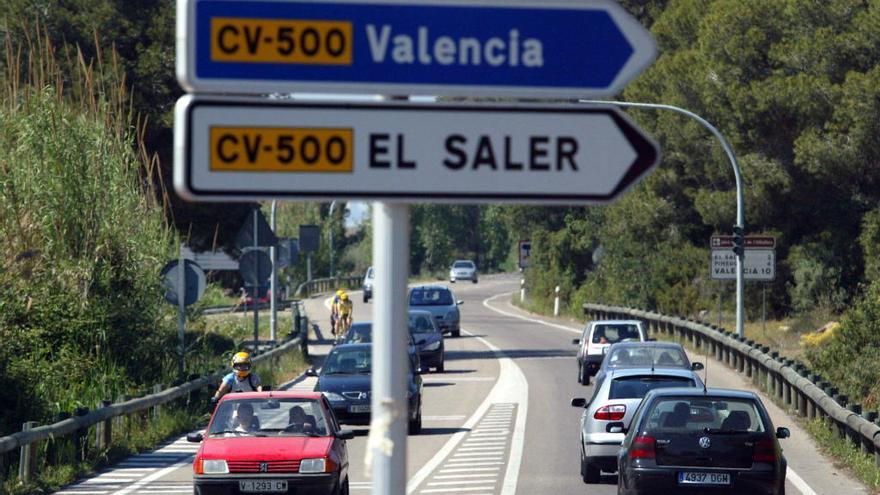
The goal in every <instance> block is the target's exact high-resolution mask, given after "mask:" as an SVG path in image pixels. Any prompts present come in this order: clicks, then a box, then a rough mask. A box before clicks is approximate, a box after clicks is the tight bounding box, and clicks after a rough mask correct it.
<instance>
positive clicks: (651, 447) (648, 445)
mask: <svg viewBox="0 0 880 495" xmlns="http://www.w3.org/2000/svg"><path fill="white" fill-rule="evenodd" d="M656 444H657V442H656V440H654V437H649V436H648V435H639V436H637V437H635V438H634V439H633V443H632V447H630V449H629V458H630V459H654V458H655V457H656V456H657V453H656V450H655V446H656Z"/></svg>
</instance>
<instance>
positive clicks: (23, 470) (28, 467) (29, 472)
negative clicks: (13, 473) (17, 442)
mask: <svg viewBox="0 0 880 495" xmlns="http://www.w3.org/2000/svg"><path fill="white" fill-rule="evenodd" d="M36 427H37V422H36V421H27V422H25V423H24V424H23V425H21V431H28V430H32V429H34V428H36ZM20 452H21V454H20V455H21V457H20V459H19V461H18V480H19V481H20V482H22V483H29V482H30V481H31V479H32V478H33V477H34V471H35V470H36V467H37V459H36V457H37V444H36V442H34V443H29V444H26V445H22V446H21V451H20Z"/></svg>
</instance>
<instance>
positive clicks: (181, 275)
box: [177, 243, 186, 377]
mask: <svg viewBox="0 0 880 495" xmlns="http://www.w3.org/2000/svg"><path fill="white" fill-rule="evenodd" d="M185 326H186V260H185V259H184V258H183V243H180V247H179V248H178V253H177V354H178V361H177V376H179V377H183V374H184V373H185V372H186V369H185V365H184V360H185V359H186V333H185V329H184V327H185Z"/></svg>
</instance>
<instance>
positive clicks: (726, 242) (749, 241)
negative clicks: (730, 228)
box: [709, 235, 776, 249]
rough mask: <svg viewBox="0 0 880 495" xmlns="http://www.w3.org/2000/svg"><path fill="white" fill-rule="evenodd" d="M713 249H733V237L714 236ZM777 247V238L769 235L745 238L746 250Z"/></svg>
mask: <svg viewBox="0 0 880 495" xmlns="http://www.w3.org/2000/svg"><path fill="white" fill-rule="evenodd" d="M709 245H710V246H711V247H712V249H718V248H731V249H732V248H733V236H732V235H713V236H712V237H711V239H710V240H709ZM775 247H776V238H775V237H773V236H767V235H749V236H746V238H745V248H746V249H773V248H775Z"/></svg>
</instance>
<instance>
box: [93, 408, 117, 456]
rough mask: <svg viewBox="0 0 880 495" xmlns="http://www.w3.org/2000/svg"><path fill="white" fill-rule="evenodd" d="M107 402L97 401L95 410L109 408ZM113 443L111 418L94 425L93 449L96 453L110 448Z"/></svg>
mask: <svg viewBox="0 0 880 495" xmlns="http://www.w3.org/2000/svg"><path fill="white" fill-rule="evenodd" d="M110 404H111V402H110V401H109V400H102V401H98V404H97V408H98V409H101V408H103V407H109V406H110ZM111 443H113V418H108V419H106V420H104V421H101V422H100V423H98V424H97V425H95V447H96V448H97V449H98V451H99V452H100V451H103V450H106V449H108V448H110V444H111Z"/></svg>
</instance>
